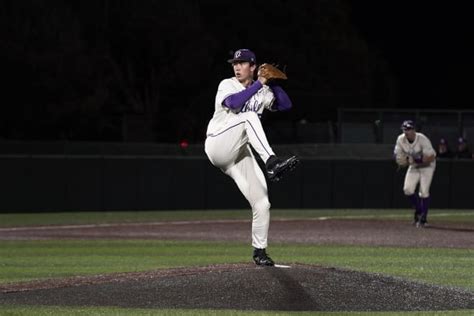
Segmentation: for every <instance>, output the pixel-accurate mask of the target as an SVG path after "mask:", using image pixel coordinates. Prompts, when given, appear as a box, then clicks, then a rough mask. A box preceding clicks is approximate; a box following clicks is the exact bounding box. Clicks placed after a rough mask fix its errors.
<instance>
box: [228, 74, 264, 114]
mask: <svg viewBox="0 0 474 316" xmlns="http://www.w3.org/2000/svg"><path fill="white" fill-rule="evenodd" d="M260 88H262V84H261V83H260V81H258V80H257V81H255V82H254V83H252V85H251V86H250V87H248V88H247V89H245V90H242V91H240V92H237V93H234V94H231V95H229V96H228V97H227V98H225V99H224V101H222V105H224V106H226V107H228V108H229V109H231V110H238V109H240V108H242V107H243V106H244V104H245V102H247V101H248V100H249V99H250V98H251V97H252V96H253V95H254V94H255V93H257V91H258V90H260Z"/></svg>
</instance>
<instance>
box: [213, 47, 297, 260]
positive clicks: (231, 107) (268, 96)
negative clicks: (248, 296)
mask: <svg viewBox="0 0 474 316" xmlns="http://www.w3.org/2000/svg"><path fill="white" fill-rule="evenodd" d="M228 62H229V63H231V64H232V67H233V70H234V74H235V76H234V77H232V78H228V79H224V80H222V81H221V82H220V84H219V87H218V89H217V94H216V98H215V111H214V115H213V117H212V119H211V120H210V122H209V124H208V128H207V137H206V142H205V151H206V154H207V156H208V157H209V160H210V161H211V163H212V164H213V165H214V166H216V167H218V168H220V169H221V170H222V171H223V172H224V173H225V174H227V175H228V176H230V177H232V179H234V181H235V183H236V184H237V186H238V188H239V189H240V191H241V192H242V194H243V195H244V196H245V198H246V199H247V201H248V202H249V203H250V206H251V207H252V213H253V220H252V246H253V247H254V252H253V260H254V261H255V263H256V264H257V265H265V266H273V265H274V262H273V260H272V259H271V258H270V257H269V256H268V254H267V253H266V248H267V245H268V242H267V239H268V229H269V224H270V202H269V199H268V191H267V184H266V180H265V175H264V173H263V172H262V170H261V169H260V167H259V165H258V163H257V161H256V159H255V157H254V155H253V153H252V150H251V148H250V146H252V147H253V149H254V150H255V152H256V153H257V154H258V155H259V156H260V158H261V159H262V160H263V161H264V162H265V165H266V172H267V176H268V178H269V179H270V180H279V179H280V178H281V176H282V175H283V174H284V173H285V172H286V171H288V170H291V169H292V168H293V167H294V166H295V165H296V164H297V162H298V160H297V159H296V157H294V156H293V157H290V158H288V159H286V160H280V159H279V158H277V157H276V155H275V153H274V152H273V150H272V148H271V146H270V144H269V143H268V141H267V137H266V135H265V132H264V130H263V127H262V124H261V122H260V116H261V115H262V113H263V111H264V110H265V109H267V110H270V111H286V110H289V109H290V108H291V107H292V103H291V101H290V98H289V97H288V95H287V94H286V92H285V91H284V90H283V89H282V88H281V87H280V86H278V85H271V86H269V85H267V83H268V84H270V83H269V82H268V80H267V79H266V78H264V77H262V76H258V80H256V81H254V80H253V78H254V71H255V70H256V57H255V54H254V53H253V52H252V51H250V50H248V49H240V50H237V51H236V52H235V54H234V58H233V59H230V60H228Z"/></svg>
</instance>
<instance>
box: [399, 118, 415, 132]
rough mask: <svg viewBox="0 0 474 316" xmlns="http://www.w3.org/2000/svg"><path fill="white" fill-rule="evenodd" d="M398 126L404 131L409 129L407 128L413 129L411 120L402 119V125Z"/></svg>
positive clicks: (413, 124) (413, 125)
mask: <svg viewBox="0 0 474 316" xmlns="http://www.w3.org/2000/svg"><path fill="white" fill-rule="evenodd" d="M400 128H401V129H402V130H404V131H406V130H409V129H414V128H415V123H414V122H413V121H412V120H406V121H403V123H402V126H401V127H400Z"/></svg>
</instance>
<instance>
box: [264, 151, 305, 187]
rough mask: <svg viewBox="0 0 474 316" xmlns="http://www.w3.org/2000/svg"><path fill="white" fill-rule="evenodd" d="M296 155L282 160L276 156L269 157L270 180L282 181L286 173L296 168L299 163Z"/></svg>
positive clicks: (268, 170)
mask: <svg viewBox="0 0 474 316" xmlns="http://www.w3.org/2000/svg"><path fill="white" fill-rule="evenodd" d="M299 162H300V161H299V159H298V158H297V157H296V156H291V157H290V158H288V159H285V160H281V159H279V158H277V157H276V156H271V157H270V158H268V161H267V163H266V169H267V176H268V179H269V180H270V181H273V182H276V181H280V180H281V179H282V177H283V175H284V174H285V173H287V172H288V171H291V170H293V169H295V168H296V166H297V165H298V163H299Z"/></svg>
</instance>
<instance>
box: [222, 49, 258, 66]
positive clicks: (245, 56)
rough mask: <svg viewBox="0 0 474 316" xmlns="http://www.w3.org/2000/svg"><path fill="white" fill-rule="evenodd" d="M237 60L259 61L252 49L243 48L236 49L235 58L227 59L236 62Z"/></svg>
mask: <svg viewBox="0 0 474 316" xmlns="http://www.w3.org/2000/svg"><path fill="white" fill-rule="evenodd" d="M236 61H248V62H249V63H254V64H256V63H257V57H255V54H254V52H252V51H251V50H250V49H246V48H242V49H239V50H236V51H235V53H234V58H232V59H229V60H227V62H229V63H231V64H232V63H234V62H236Z"/></svg>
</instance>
